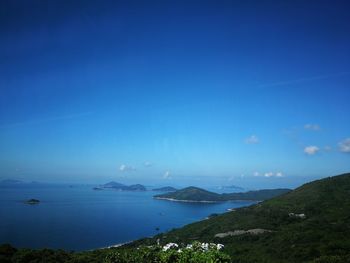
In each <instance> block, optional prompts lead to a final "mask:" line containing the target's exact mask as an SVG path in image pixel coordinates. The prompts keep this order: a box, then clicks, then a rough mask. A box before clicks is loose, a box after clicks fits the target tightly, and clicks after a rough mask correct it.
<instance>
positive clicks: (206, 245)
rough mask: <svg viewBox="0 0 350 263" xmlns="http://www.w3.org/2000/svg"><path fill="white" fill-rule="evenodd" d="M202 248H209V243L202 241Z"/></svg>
mask: <svg viewBox="0 0 350 263" xmlns="http://www.w3.org/2000/svg"><path fill="white" fill-rule="evenodd" d="M201 248H202V249H203V250H208V248H209V244H208V243H202V245H201Z"/></svg>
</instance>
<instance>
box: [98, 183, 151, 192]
mask: <svg viewBox="0 0 350 263" xmlns="http://www.w3.org/2000/svg"><path fill="white" fill-rule="evenodd" d="M101 187H102V188H109V189H114V190H119V191H146V190H147V189H146V187H145V186H143V185H142V184H133V185H124V184H121V183H117V182H114V181H112V182H109V183H106V184H104V185H102V186H101ZM95 188H97V187H95ZM94 190H97V189H94Z"/></svg>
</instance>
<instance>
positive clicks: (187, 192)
mask: <svg viewBox="0 0 350 263" xmlns="http://www.w3.org/2000/svg"><path fill="white" fill-rule="evenodd" d="M289 191H291V190H290V189H265V190H257V191H249V192H245V193H230V194H217V193H213V192H209V191H207V190H204V189H201V188H198V187H194V186H190V187H186V188H184V189H181V190H178V191H175V192H172V193H166V194H161V195H156V196H154V197H155V198H157V199H167V200H175V201H192V202H222V201H230V200H255V201H262V200H266V199H270V198H272V197H275V196H279V195H282V194H285V193H288V192H289Z"/></svg>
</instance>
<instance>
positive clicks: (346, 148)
mask: <svg viewBox="0 0 350 263" xmlns="http://www.w3.org/2000/svg"><path fill="white" fill-rule="evenodd" d="M338 146H339V150H340V151H341V152H343V153H350V138H346V139H345V140H343V141H341V142H339V143H338Z"/></svg>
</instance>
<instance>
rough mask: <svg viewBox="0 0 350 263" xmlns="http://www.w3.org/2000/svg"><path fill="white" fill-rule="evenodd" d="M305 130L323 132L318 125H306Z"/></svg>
mask: <svg viewBox="0 0 350 263" xmlns="http://www.w3.org/2000/svg"><path fill="white" fill-rule="evenodd" d="M304 128H305V130H310V131H319V130H321V127H320V126H319V125H318V124H310V123H308V124H305V125H304Z"/></svg>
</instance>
